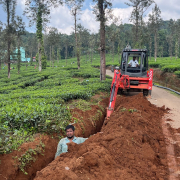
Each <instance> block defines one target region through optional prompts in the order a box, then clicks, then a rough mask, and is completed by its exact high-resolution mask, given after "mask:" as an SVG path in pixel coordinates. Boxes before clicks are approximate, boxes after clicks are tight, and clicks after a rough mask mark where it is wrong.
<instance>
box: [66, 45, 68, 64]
mask: <svg viewBox="0 0 180 180" xmlns="http://www.w3.org/2000/svg"><path fill="white" fill-rule="evenodd" d="M65 49H66V57H65V58H66V66H67V49H68V47H67V44H66V47H65Z"/></svg>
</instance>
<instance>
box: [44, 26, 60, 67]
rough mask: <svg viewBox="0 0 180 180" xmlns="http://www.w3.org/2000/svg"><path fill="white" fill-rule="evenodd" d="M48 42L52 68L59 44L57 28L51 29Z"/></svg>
mask: <svg viewBox="0 0 180 180" xmlns="http://www.w3.org/2000/svg"><path fill="white" fill-rule="evenodd" d="M47 40H48V44H49V46H50V47H49V48H50V62H51V63H52V67H54V60H55V55H54V54H55V53H54V49H55V46H57V45H58V43H59V41H58V40H59V34H58V30H57V28H54V27H51V28H50V30H49V34H48V37H47Z"/></svg>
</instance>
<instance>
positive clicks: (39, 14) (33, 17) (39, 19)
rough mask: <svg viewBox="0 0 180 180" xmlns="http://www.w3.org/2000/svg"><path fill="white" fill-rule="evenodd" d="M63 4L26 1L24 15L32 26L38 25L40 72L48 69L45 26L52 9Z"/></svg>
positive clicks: (45, 1) (53, 0)
mask: <svg viewBox="0 0 180 180" xmlns="http://www.w3.org/2000/svg"><path fill="white" fill-rule="evenodd" d="M58 2H59V3H60V4H62V1H61V0H59V1H58V0H26V3H25V4H26V8H25V11H24V14H26V15H27V17H28V18H29V19H30V26H31V25H33V24H34V23H35V24H36V35H37V39H38V60H39V71H42V68H46V64H47V62H46V56H45V52H44V42H43V33H42V31H43V25H44V26H45V24H46V23H47V22H48V21H49V20H48V19H49V15H50V8H51V7H52V6H54V7H56V6H57V3H58Z"/></svg>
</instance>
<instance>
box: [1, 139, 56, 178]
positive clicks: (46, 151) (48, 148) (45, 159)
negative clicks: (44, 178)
mask: <svg viewBox="0 0 180 180" xmlns="http://www.w3.org/2000/svg"><path fill="white" fill-rule="evenodd" d="M40 142H42V143H43V144H44V145H45V147H44V148H41V153H42V154H41V153H37V154H36V155H35V156H34V158H35V159H36V161H35V162H32V163H31V164H28V167H26V169H25V171H26V172H27V173H28V175H25V174H24V173H23V172H22V171H20V169H19V167H18V166H19V165H20V163H19V162H18V158H20V157H22V155H23V154H24V153H26V152H27V151H28V150H29V149H36V148H37V147H38V146H39V144H40ZM56 148H57V140H55V139H52V138H51V137H50V136H47V135H46V136H44V135H42V136H41V137H37V138H36V139H35V140H34V141H33V142H28V143H24V144H23V145H22V146H20V147H19V148H18V150H16V151H13V152H12V153H10V154H3V155H1V156H0V179H1V180H5V179H9V180H13V179H21V180H25V179H29V178H30V177H31V176H35V173H36V171H38V170H41V169H42V168H44V167H46V165H47V164H48V163H50V162H52V160H53V159H54V154H55V153H56Z"/></svg>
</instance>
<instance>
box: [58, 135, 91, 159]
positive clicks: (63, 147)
mask: <svg viewBox="0 0 180 180" xmlns="http://www.w3.org/2000/svg"><path fill="white" fill-rule="evenodd" d="M86 139H88V138H82V137H75V136H74V138H73V140H72V142H74V143H76V144H81V143H83V142H84V141H85V140H86ZM69 142H70V141H69V139H68V138H67V137H66V138H63V139H61V140H60V141H59V143H58V146H57V152H56V155H55V158H56V157H57V156H59V155H60V154H61V153H65V152H68V146H67V143H69Z"/></svg>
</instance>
